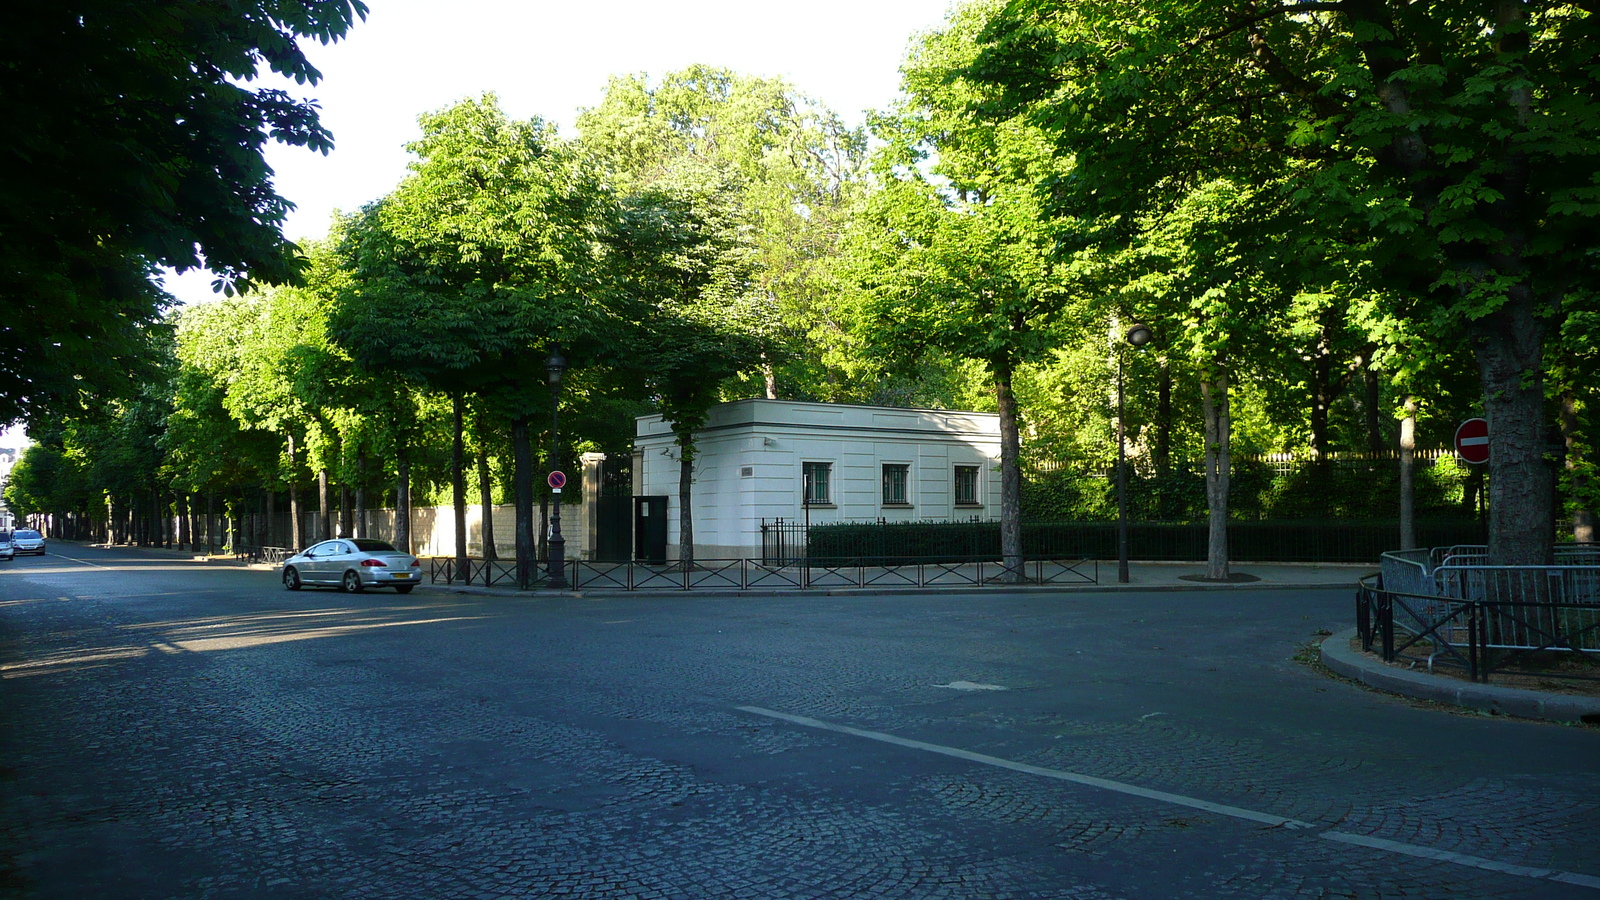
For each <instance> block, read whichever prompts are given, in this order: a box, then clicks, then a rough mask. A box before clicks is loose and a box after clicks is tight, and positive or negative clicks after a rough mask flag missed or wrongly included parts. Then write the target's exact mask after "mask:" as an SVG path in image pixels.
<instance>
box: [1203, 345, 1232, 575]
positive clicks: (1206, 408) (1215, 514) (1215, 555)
mask: <svg viewBox="0 0 1600 900" xmlns="http://www.w3.org/2000/svg"><path fill="white" fill-rule="evenodd" d="M1200 401H1201V408H1202V410H1203V412H1204V414H1205V420H1206V450H1205V467H1206V510H1207V512H1208V513H1209V518H1208V524H1209V528H1208V534H1207V539H1206V575H1205V577H1206V580H1207V581H1227V580H1229V578H1230V576H1231V574H1232V573H1230V572H1229V571H1228V475H1229V466H1230V465H1231V464H1232V460H1231V458H1230V451H1229V446H1228V445H1229V440H1230V438H1231V435H1230V433H1229V432H1230V430H1231V428H1232V425H1231V423H1230V421H1229V419H1228V375H1227V373H1226V372H1225V371H1218V372H1217V373H1216V375H1215V377H1214V378H1211V379H1208V378H1206V377H1204V376H1201V380H1200Z"/></svg>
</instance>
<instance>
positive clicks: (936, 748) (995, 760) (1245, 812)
mask: <svg viewBox="0 0 1600 900" xmlns="http://www.w3.org/2000/svg"><path fill="white" fill-rule="evenodd" d="M737 709H739V710H741V711H743V712H747V713H754V714H755V715H758V716H766V717H768V718H771V719H781V720H783V721H785V722H793V723H794V724H796V725H804V726H806V727H807V728H820V729H822V730H824V731H837V732H839V733H841V734H850V735H855V736H856V737H863V738H867V739H868V740H874V741H882V742H883V743H885V744H895V745H897V746H900V747H909V748H911V749H913V750H923V751H926V752H928V753H938V754H940V755H942V756H951V757H954V758H956V759H964V760H966V761H968V762H975V763H981V764H983V765H986V766H994V767H995V768H999V769H1010V770H1011V771H1013V772H1023V773H1026V774H1028V775H1038V776H1040V777H1043V778H1054V779H1056V780H1057V781H1070V782H1073V783H1074V784H1083V785H1088V786H1089V787H1097V788H1101V789H1103V790H1107V791H1116V792H1117V793H1119V794H1128V795H1130V796H1134V797H1144V798H1145V799H1147V800H1159V801H1160V802H1162V803H1171V804H1173V805H1176V806H1187V807H1189V808H1190V809H1199V810H1204V811H1205V812H1210V813H1216V814H1218V815H1222V816H1231V817H1233V818H1235V819H1246V820H1249V821H1251V822H1260V823H1262V824H1264V825H1272V826H1274V827H1279V828H1315V827H1316V826H1314V825H1312V824H1311V823H1310V822H1301V821H1299V820H1298V819H1289V818H1285V817H1284V816H1275V815H1272V814H1271V813H1262V812H1256V811H1255V810H1253V809H1241V808H1239V807H1237V806H1225V805H1223V804H1221V803H1212V802H1211V801H1209V800H1201V799H1199V798H1197V797H1185V796H1183V795H1182V794H1169V793H1167V792H1166V791H1154V790H1151V789H1150V788H1142V787H1139V786H1138V785H1132V784H1124V783H1123V782H1120V781H1111V780H1110V779H1107V778H1096V777H1095V776H1093V775H1080V774H1078V773H1077V772H1067V771H1063V770H1061V769H1047V768H1045V767H1044V766H1031V765H1028V764H1027V763H1019V762H1014V761H1012V760H1009V759H1001V758H1000V757H998V756H986V755H984V754H982V753H973V752H971V751H970V750H961V749H958V748H956V747H945V746H942V745H939V744H929V743H925V742H923V741H913V740H911V739H910V738H903V737H897V736H895V735H892V734H885V733H883V732H881V731H866V730H863V729H860V728H851V727H850V726H848V725H835V724H833V723H832V722H824V721H822V720H821V719H808V718H806V717H805V716H792V715H789V714H788V713H781V712H775V711H773V710H770V709H762V708H761V707H759V706H740V707H737Z"/></svg>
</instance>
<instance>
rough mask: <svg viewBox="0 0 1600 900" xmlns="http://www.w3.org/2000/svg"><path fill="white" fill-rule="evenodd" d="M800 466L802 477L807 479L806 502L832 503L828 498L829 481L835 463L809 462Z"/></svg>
mask: <svg viewBox="0 0 1600 900" xmlns="http://www.w3.org/2000/svg"><path fill="white" fill-rule="evenodd" d="M800 466H801V469H800V472H801V477H802V478H803V479H804V480H805V498H806V499H805V502H807V503H812V504H815V503H831V502H832V501H831V500H829V499H828V481H829V476H830V475H831V474H832V472H833V463H825V462H808V463H801V464H800Z"/></svg>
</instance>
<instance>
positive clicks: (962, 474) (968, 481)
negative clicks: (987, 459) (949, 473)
mask: <svg viewBox="0 0 1600 900" xmlns="http://www.w3.org/2000/svg"><path fill="white" fill-rule="evenodd" d="M956 505H957V506H977V505H978V467H977V466H956Z"/></svg>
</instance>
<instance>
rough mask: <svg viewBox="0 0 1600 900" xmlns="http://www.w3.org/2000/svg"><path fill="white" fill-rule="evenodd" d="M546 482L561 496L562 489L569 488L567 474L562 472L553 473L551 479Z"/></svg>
mask: <svg viewBox="0 0 1600 900" xmlns="http://www.w3.org/2000/svg"><path fill="white" fill-rule="evenodd" d="M545 482H546V483H548V484H549V485H550V490H552V491H554V492H556V493H557V494H559V493H561V489H562V488H564V487H566V486H567V473H565V472H562V471H560V470H557V471H555V472H551V473H550V477H549V478H546V479H545Z"/></svg>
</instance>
